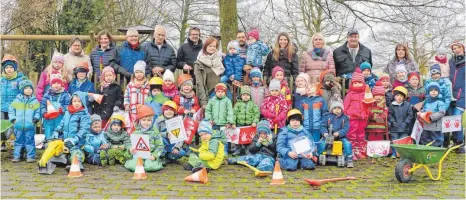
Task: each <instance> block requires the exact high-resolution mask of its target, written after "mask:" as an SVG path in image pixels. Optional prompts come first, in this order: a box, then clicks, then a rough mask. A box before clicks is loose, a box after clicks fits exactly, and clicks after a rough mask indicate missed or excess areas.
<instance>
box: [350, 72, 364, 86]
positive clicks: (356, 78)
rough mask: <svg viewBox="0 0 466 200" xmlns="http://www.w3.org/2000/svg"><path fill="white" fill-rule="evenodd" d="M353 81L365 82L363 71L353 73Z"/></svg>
mask: <svg viewBox="0 0 466 200" xmlns="http://www.w3.org/2000/svg"><path fill="white" fill-rule="evenodd" d="M351 82H353V83H354V82H361V83H365V82H364V75H362V74H361V73H359V72H354V73H353V76H352V79H351Z"/></svg>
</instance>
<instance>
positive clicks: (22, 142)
mask: <svg viewBox="0 0 466 200" xmlns="http://www.w3.org/2000/svg"><path fill="white" fill-rule="evenodd" d="M34 135H35V131H34V130H26V131H19V130H15V137H16V140H15V149H14V152H13V158H14V159H19V158H20V157H21V150H22V149H23V147H25V148H26V152H27V154H26V157H27V159H34V158H35V157H36V144H35V141H34Z"/></svg>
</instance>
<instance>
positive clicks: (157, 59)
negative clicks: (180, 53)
mask: <svg viewBox="0 0 466 200" xmlns="http://www.w3.org/2000/svg"><path fill="white" fill-rule="evenodd" d="M166 37H167V30H166V29H165V27H164V26H160V25H157V26H156V27H155V29H154V35H153V39H152V41H151V42H150V43H148V44H146V46H145V51H144V52H145V56H146V57H145V61H146V64H147V67H146V74H150V75H151V76H159V77H162V75H163V73H164V72H165V70H167V69H168V70H170V71H171V72H175V69H176V55H175V50H173V48H172V47H171V46H170V45H168V44H167V41H166V40H165V38H166Z"/></svg>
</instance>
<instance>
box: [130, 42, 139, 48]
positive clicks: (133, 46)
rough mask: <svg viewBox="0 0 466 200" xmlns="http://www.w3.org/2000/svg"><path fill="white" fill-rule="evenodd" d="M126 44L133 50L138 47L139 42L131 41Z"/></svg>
mask: <svg viewBox="0 0 466 200" xmlns="http://www.w3.org/2000/svg"><path fill="white" fill-rule="evenodd" d="M128 44H129V47H131V49H133V50H134V49H137V48H138V47H139V42H137V43H136V44H131V43H129V42H128Z"/></svg>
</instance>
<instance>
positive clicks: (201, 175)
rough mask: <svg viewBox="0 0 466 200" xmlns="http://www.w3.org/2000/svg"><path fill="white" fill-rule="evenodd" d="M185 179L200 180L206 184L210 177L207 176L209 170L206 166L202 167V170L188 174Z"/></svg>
mask: <svg viewBox="0 0 466 200" xmlns="http://www.w3.org/2000/svg"><path fill="white" fill-rule="evenodd" d="M184 180H185V181H190V182H200V183H204V184H205V183H207V182H208V180H209V178H208V177H207V170H206V169H205V168H202V170H200V171H197V172H195V173H194V174H191V175H189V176H187V177H186V178H184Z"/></svg>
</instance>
